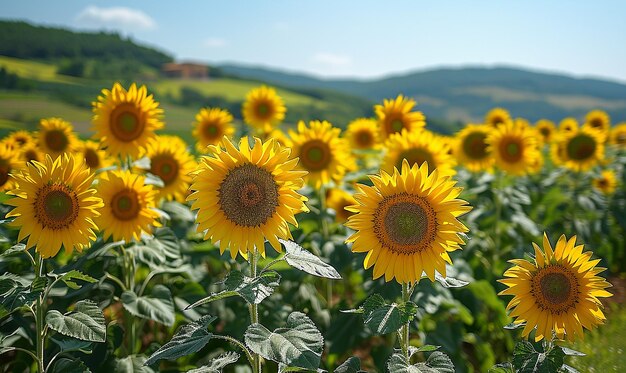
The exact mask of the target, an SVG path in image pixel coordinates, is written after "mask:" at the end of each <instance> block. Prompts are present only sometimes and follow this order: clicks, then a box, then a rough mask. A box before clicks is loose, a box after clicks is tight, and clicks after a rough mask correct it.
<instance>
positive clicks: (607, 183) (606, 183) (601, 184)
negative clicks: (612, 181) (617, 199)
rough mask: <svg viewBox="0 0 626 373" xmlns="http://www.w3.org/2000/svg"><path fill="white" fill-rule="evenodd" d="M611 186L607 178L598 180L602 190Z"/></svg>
mask: <svg viewBox="0 0 626 373" xmlns="http://www.w3.org/2000/svg"><path fill="white" fill-rule="evenodd" d="M608 185H609V181H608V180H607V179H605V178H602V179H600V180H598V186H599V187H600V188H606V187H607V186H608Z"/></svg>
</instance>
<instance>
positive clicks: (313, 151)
mask: <svg viewBox="0 0 626 373" xmlns="http://www.w3.org/2000/svg"><path fill="white" fill-rule="evenodd" d="M330 161H331V153H330V147H329V146H328V144H327V143H325V142H324V141H322V140H310V141H308V142H306V143H304V144H303V145H302V148H301V149H300V162H302V165H303V166H304V167H305V168H306V169H307V170H309V171H320V170H323V169H326V167H327V166H328V164H329V163H330Z"/></svg>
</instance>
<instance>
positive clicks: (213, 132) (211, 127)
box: [203, 123, 222, 140]
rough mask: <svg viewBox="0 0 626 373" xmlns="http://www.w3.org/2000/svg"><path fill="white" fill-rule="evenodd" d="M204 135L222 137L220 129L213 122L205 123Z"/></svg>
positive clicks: (213, 137)
mask: <svg viewBox="0 0 626 373" xmlns="http://www.w3.org/2000/svg"><path fill="white" fill-rule="evenodd" d="M203 133H204V137H206V138H207V139H210V140H212V139H216V138H221V137H222V131H221V130H220V128H219V126H217V125H216V124H215V123H206V124H205V125H204V128H203Z"/></svg>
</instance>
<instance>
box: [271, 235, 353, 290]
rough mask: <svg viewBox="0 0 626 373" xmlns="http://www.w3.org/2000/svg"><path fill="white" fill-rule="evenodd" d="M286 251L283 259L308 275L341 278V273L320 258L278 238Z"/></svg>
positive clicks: (291, 242)
mask: <svg viewBox="0 0 626 373" xmlns="http://www.w3.org/2000/svg"><path fill="white" fill-rule="evenodd" d="M279 241H280V243H282V244H283V246H284V247H285V251H286V252H287V253H286V254H285V256H284V257H283V259H284V260H285V261H286V262H287V263H288V264H289V265H290V266H292V267H294V268H297V269H299V270H301V271H303V272H306V273H308V274H310V275H314V276H318V277H324V278H329V279H332V280H339V279H341V275H340V274H339V272H337V270H336V269H335V268H333V266H331V265H328V264H326V263H324V262H323V261H322V260H321V259H320V258H318V257H317V256H315V255H313V254H311V253H310V252H308V251H306V250H305V249H303V248H302V246H300V245H298V244H297V243H295V242H293V241H286V240H279Z"/></svg>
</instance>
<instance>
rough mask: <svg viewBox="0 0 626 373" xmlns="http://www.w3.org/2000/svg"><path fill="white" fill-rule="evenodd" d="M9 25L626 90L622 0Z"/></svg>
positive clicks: (78, 11)
mask: <svg viewBox="0 0 626 373" xmlns="http://www.w3.org/2000/svg"><path fill="white" fill-rule="evenodd" d="M0 18H2V19H21V20H28V21H30V22H32V23H36V24H45V25H54V26H63V27H68V28H72V29H78V30H103V29H104V30H109V31H117V32H120V33H122V34H124V35H126V36H129V37H131V38H132V39H133V40H135V41H137V42H140V43H144V44H148V45H151V46H155V47H159V48H161V49H163V50H165V51H167V52H169V53H171V54H173V55H174V57H175V58H176V59H177V60H181V61H188V60H191V61H198V62H207V63H213V64H221V63H238V64H246V65H256V66H264V67H272V68H279V69H283V70H287V71H293V72H306V73H310V74H314V75H318V76H321V77H328V78H336V77H358V78H366V79H368V78H376V77H380V76H385V75H389V74H399V73H403V72H407V71H414V70H424V69H430V68H436V67H441V66H446V67H461V66H468V65H471V66H494V65H506V66H516V67H524V68H528V69H533V70H542V71H549V72H559V73H565V74H568V75H573V76H576V77H599V78H608V79H611V80H618V81H622V82H626V22H625V21H624V19H626V2H624V1H622V0H611V1H609V0H594V1H572V0H552V1H545V0H544V1H536V0H527V1H518V0H509V1H503V0H498V1H480V0H474V1H461V0H457V1H428V2H427V1H417V0H414V1H410V0H406V1H392V0H388V1H369V0H361V1H347V0H343V1H338V0H318V1H302V0H274V1H259V0H248V1H242V0H228V1H180V2H173V1H158V2H157V1H148V0H136V1H126V2H121V1H69V0H55V1H34V0H19V1H2V2H1V3H0Z"/></svg>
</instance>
